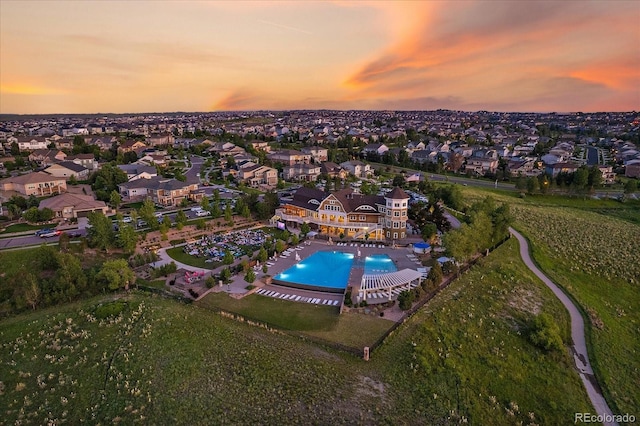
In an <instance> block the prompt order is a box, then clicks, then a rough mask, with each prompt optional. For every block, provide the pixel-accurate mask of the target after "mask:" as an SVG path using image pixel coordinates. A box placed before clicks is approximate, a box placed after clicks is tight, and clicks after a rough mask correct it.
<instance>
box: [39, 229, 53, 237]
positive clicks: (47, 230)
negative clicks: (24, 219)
mask: <svg viewBox="0 0 640 426" xmlns="http://www.w3.org/2000/svg"><path fill="white" fill-rule="evenodd" d="M53 231H54V230H53V229H51V228H43V229H39V230H37V231H36V233H35V235H36V237H41V236H42V234H48V233H50V232H53Z"/></svg>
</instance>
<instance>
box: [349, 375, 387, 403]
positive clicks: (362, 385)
mask: <svg viewBox="0 0 640 426" xmlns="http://www.w3.org/2000/svg"><path fill="white" fill-rule="evenodd" d="M355 396H356V398H359V397H365V398H380V399H381V400H382V401H383V402H384V401H385V399H386V394H385V385H384V383H382V382H378V381H376V380H374V379H372V378H371V377H367V376H361V377H360V382H359V383H358V384H357V386H356V395H355Z"/></svg>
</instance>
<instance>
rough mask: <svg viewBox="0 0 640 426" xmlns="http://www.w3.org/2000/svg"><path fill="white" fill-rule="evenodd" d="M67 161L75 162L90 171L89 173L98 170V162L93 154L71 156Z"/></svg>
mask: <svg viewBox="0 0 640 426" xmlns="http://www.w3.org/2000/svg"><path fill="white" fill-rule="evenodd" d="M66 160H67V161H73V162H74V163H76V164H79V165H81V166H82V167H84V168H86V169H88V170H89V173H91V172H93V171H95V170H98V167H99V166H98V161H97V160H96V156H95V155H93V154H76V155H70V156H68V157H67V158H66Z"/></svg>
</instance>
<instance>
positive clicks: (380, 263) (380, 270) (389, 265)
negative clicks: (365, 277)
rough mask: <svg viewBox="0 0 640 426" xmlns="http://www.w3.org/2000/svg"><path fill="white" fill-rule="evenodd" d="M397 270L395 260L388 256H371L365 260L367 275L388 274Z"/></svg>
mask: <svg viewBox="0 0 640 426" xmlns="http://www.w3.org/2000/svg"><path fill="white" fill-rule="evenodd" d="M397 270H398V268H396V265H395V264H394V263H393V260H391V258H390V257H389V256H387V255H386V254H370V255H369V256H367V257H366V258H365V259H364V273H365V274H386V273H389V272H396V271H397Z"/></svg>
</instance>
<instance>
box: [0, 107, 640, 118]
mask: <svg viewBox="0 0 640 426" xmlns="http://www.w3.org/2000/svg"><path fill="white" fill-rule="evenodd" d="M295 111H309V112H314V111H335V112H349V111H352V112H385V111H387V112H438V111H443V112H459V113H467V114H474V113H487V114H557V115H572V114H635V113H637V114H640V110H627V111H580V110H578V111H492V110H460V109H448V108H436V109H404V110H398V109H331V108H316V109H312V108H291V109H245V110H225V111H163V112H160V111H144V112H60V113H55V112H47V113H10V112H7V113H4V112H3V113H0V118H2V117H7V116H18V117H21V116H81V115H87V116H98V115H163V114H227V113H260V112H277V113H282V112H295Z"/></svg>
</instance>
